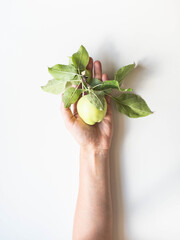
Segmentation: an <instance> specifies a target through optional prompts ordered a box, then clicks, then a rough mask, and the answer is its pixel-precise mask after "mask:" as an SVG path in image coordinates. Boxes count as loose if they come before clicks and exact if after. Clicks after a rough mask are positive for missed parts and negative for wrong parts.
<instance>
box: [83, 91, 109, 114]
mask: <svg viewBox="0 0 180 240" xmlns="http://www.w3.org/2000/svg"><path fill="white" fill-rule="evenodd" d="M87 98H88V100H89V101H90V103H92V104H93V105H94V106H95V107H96V108H97V109H99V110H104V107H105V98H104V93H103V92H102V91H93V90H91V92H90V93H89V94H88V95H87Z"/></svg>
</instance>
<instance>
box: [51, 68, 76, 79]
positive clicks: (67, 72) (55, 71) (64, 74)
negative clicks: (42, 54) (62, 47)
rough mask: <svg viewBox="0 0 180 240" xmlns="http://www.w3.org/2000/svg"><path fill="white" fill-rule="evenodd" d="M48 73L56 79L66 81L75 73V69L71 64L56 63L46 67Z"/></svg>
mask: <svg viewBox="0 0 180 240" xmlns="http://www.w3.org/2000/svg"><path fill="white" fill-rule="evenodd" d="M48 71H49V73H50V74H51V75H52V76H53V77H54V78H55V79H57V80H62V81H68V80H71V79H73V78H74V77H75V75H77V70H76V68H75V67H74V66H73V65H62V64H56V65H54V66H53V67H52V68H48Z"/></svg>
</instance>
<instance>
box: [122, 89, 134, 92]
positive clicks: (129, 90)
mask: <svg viewBox="0 0 180 240" xmlns="http://www.w3.org/2000/svg"><path fill="white" fill-rule="evenodd" d="M119 90H120V91H121V92H132V91H133V89H132V88H119Z"/></svg>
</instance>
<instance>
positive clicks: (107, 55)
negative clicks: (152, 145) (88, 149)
mask: <svg viewBox="0 0 180 240" xmlns="http://www.w3.org/2000/svg"><path fill="white" fill-rule="evenodd" d="M101 46H102V48H100V49H99V50H98V53H97V55H98V56H100V60H101V59H102V60H101V62H102V68H103V73H107V74H108V76H109V78H110V79H113V76H114V73H115V72H116V71H117V70H118V68H120V67H121V66H123V64H121V65H120V66H119V64H118V65H117V64H116V63H117V62H118V63H119V62H121V61H120V54H119V52H118V51H115V49H114V46H113V44H112V43H110V42H106V43H104V44H102V45H101ZM143 62H144V60H143ZM147 66H148V65H147ZM147 74H149V69H148V67H146V66H145V65H142V64H141V63H139V64H138V65H137V66H136V68H135V69H134V71H133V72H132V73H131V74H129V76H128V77H127V78H126V81H125V83H124V84H123V87H127V88H128V87H131V88H133V89H134V91H136V90H137V88H138V87H139V86H141V87H143V86H142V85H143V84H142V82H143V81H145V79H146V76H147ZM112 107H113V110H114V111H113V124H114V133H113V140H112V146H111V153H110V165H111V186H112V202H113V214H114V229H113V240H128V239H127V236H126V235H125V228H126V229H128V226H126V227H125V224H124V216H125V215H126V213H125V212H124V200H125V199H126V198H127V197H126V196H124V195H123V193H125V192H126V190H124V189H122V180H123V179H124V180H125V178H126V176H125V175H124V173H123V172H122V169H123V168H122V165H123V158H122V149H123V141H124V139H125V135H126V132H127V129H128V127H127V126H126V117H125V116H124V115H122V114H120V113H119V112H118V111H117V110H116V109H115V108H116V107H115V105H114V103H113V104H112ZM122 175H123V178H122ZM127 235H128V232H127Z"/></svg>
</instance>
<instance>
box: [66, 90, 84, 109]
mask: <svg viewBox="0 0 180 240" xmlns="http://www.w3.org/2000/svg"><path fill="white" fill-rule="evenodd" d="M83 91H84V90H83V89H78V88H74V87H70V88H67V89H66V91H65V92H64V95H63V98H62V100H63V103H64V107H65V108H68V107H70V106H71V104H73V103H75V102H76V101H77V100H78V98H79V96H80V94H81V93H82V92H83Z"/></svg>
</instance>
